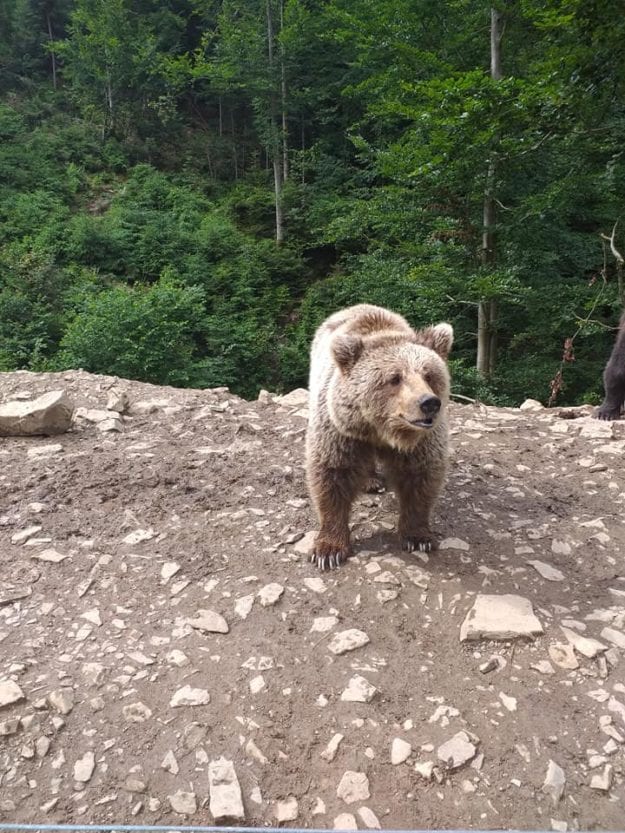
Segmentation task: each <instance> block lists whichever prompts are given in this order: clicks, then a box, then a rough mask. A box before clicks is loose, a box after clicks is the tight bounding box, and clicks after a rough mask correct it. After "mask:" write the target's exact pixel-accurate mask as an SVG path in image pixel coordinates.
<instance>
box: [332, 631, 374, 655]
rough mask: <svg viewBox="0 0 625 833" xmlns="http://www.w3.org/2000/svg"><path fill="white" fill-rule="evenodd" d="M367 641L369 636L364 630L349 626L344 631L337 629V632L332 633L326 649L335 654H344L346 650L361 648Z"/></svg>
mask: <svg viewBox="0 0 625 833" xmlns="http://www.w3.org/2000/svg"><path fill="white" fill-rule="evenodd" d="M369 641H370V640H369V637H368V636H367V634H366V633H365V632H364V631H361V630H358V628H349V629H348V630H346V631H339V633H336V634H334V636H333V638H332V641H331V642H330V644H329V645H328V650H330V651H332V653H333V654H337V655H338V654H345V653H346V652H347V651H355V650H356V648H362V646H363V645H366V644H367V643H368V642H369Z"/></svg>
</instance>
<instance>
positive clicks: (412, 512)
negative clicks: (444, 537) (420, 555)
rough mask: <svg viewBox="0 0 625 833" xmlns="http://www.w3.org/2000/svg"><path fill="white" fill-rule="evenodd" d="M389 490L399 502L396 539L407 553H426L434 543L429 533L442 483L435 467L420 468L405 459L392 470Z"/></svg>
mask: <svg viewBox="0 0 625 833" xmlns="http://www.w3.org/2000/svg"><path fill="white" fill-rule="evenodd" d="M394 474H395V476H394V477H393V481H394V482H393V486H394V490H395V493H396V494H397V497H398V500H399V524H398V530H399V537H400V540H401V546H402V549H403V550H406V551H407V552H414V551H415V550H418V551H420V552H430V551H431V550H433V549H436V546H437V542H436V539H435V538H434V535H433V534H432V530H431V516H432V510H433V508H434V504H435V503H436V500H437V498H438V496H439V494H440V492H441V489H442V487H443V483H444V480H445V471H444V469H441V468H439V467H435V468H432V469H428V468H427V467H424V468H421V466H419V465H417V464H416V463H415V462H413V461H411V460H410V458H409V457H408V458H405V459H404V460H402V462H401V463H400V464H399V465H396V467H395V469H394Z"/></svg>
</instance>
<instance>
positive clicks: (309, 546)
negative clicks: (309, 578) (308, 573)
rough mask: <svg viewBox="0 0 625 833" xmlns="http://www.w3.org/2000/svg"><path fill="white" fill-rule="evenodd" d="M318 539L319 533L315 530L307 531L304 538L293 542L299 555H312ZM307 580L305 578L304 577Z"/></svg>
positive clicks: (294, 548)
mask: <svg viewBox="0 0 625 833" xmlns="http://www.w3.org/2000/svg"><path fill="white" fill-rule="evenodd" d="M316 540H317V533H316V532H315V530H312V531H311V532H307V533H306V535H304V536H303V537H302V538H300V539H299V540H298V541H296V542H295V543H294V544H293V550H294V551H295V552H296V553H298V554H299V555H310V554H311V553H312V551H313V547H314V546H315V541H316ZM304 581H305V579H304Z"/></svg>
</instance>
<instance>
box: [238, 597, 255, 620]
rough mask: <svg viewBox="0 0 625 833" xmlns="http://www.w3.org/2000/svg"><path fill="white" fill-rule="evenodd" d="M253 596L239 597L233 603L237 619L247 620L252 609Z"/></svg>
mask: <svg viewBox="0 0 625 833" xmlns="http://www.w3.org/2000/svg"><path fill="white" fill-rule="evenodd" d="M254 598H255V597H254V594H253V593H250V594H249V595H247V596H240V597H239V598H238V599H237V600H236V601H235V603H234V612H235V613H236V615H237V616H238V617H239V619H247V617H248V616H249V615H250V613H251V612H252V608H253V607H254Z"/></svg>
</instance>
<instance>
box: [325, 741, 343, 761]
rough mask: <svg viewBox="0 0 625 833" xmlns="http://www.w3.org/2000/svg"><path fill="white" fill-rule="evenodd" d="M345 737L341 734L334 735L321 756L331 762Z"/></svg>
mask: <svg viewBox="0 0 625 833" xmlns="http://www.w3.org/2000/svg"><path fill="white" fill-rule="evenodd" d="M343 737H344V735H339V734H336V735H333V736H332V739H331V740H330V742H329V743H328V745H327V746H326V748H325V749H324V750H323V752H322V753H321V756H320V757H322V758H323V760H324V761H327V762H328V763H331V762H332V761H333V760H334V759H335V757H336V753H337V752H338V748H339V744H340V743H341V741H342V740H343Z"/></svg>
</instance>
